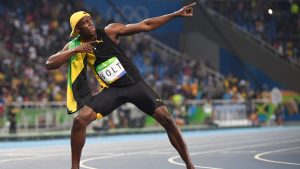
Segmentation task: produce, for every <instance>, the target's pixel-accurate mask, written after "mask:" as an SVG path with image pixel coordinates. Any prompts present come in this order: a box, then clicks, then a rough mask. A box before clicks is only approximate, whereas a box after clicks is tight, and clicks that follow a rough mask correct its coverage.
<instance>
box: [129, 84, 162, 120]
mask: <svg viewBox="0 0 300 169" xmlns="http://www.w3.org/2000/svg"><path fill="white" fill-rule="evenodd" d="M128 96H129V98H130V99H129V100H130V102H131V103H133V104H134V105H136V106H137V107H138V108H139V109H140V110H142V111H143V112H145V113H147V114H148V115H151V116H152V115H153V113H154V111H155V109H156V108H158V107H160V106H163V105H165V104H164V103H163V101H162V99H161V98H160V97H159V96H158V94H157V93H156V92H155V91H154V90H153V89H152V88H151V87H150V86H149V85H148V84H147V83H146V82H145V81H141V82H139V83H137V84H136V85H135V86H134V88H131V89H130V92H129V93H128Z"/></svg>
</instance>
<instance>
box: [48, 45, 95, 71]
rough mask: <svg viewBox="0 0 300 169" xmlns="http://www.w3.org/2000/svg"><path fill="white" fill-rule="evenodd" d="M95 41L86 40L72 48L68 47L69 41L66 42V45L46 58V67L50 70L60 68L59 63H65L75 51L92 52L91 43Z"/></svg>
mask: <svg viewBox="0 0 300 169" xmlns="http://www.w3.org/2000/svg"><path fill="white" fill-rule="evenodd" d="M95 42H96V41H91V42H87V43H84V44H82V45H80V46H77V47H75V48H72V49H69V43H68V44H66V46H65V47H64V48H63V49H62V50H61V51H59V52H58V53H56V54H54V55H51V56H50V57H49V58H48V60H47V62H46V69H47V70H52V69H58V68H60V66H61V65H63V64H64V63H67V62H68V60H69V58H70V57H72V56H73V55H75V54H76V53H84V52H86V53H92V52H93V46H92V44H93V43H95Z"/></svg>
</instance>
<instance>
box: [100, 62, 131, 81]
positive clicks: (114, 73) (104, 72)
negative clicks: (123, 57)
mask: <svg viewBox="0 0 300 169" xmlns="http://www.w3.org/2000/svg"><path fill="white" fill-rule="evenodd" d="M96 71H97V73H98V75H99V76H100V78H101V79H102V80H103V81H104V82H105V83H106V84H111V83H113V82H114V81H116V80H118V79H119V78H120V77H122V76H123V75H124V74H125V73H126V71H125V69H124V67H123V66H122V64H121V63H120V61H119V60H118V58H117V57H112V58H110V59H108V60H107V61H105V62H103V63H101V64H100V65H98V66H97V67H96Z"/></svg>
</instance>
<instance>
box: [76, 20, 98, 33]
mask: <svg viewBox="0 0 300 169" xmlns="http://www.w3.org/2000/svg"><path fill="white" fill-rule="evenodd" d="M76 27H77V28H78V31H79V34H80V35H83V36H86V37H90V36H95V35H96V28H95V25H94V22H93V20H92V18H91V17H90V16H85V17H83V18H82V19H80V21H79V22H78V24H77V25H76Z"/></svg>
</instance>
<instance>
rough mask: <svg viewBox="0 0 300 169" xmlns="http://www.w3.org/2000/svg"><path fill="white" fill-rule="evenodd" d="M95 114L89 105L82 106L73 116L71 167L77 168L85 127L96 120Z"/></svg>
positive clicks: (83, 141)
mask: <svg viewBox="0 0 300 169" xmlns="http://www.w3.org/2000/svg"><path fill="white" fill-rule="evenodd" d="M96 118H97V114H96V113H95V111H93V110H92V109H91V108H90V107H88V106H84V107H83V108H82V109H81V110H80V112H79V113H78V115H77V116H76V117H74V121H73V126H72V131H71V149H72V168H71V169H79V163H80V157H81V151H82V148H83V146H84V143H85V137H86V127H87V126H88V124H90V123H91V122H92V121H94V120H96Z"/></svg>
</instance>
